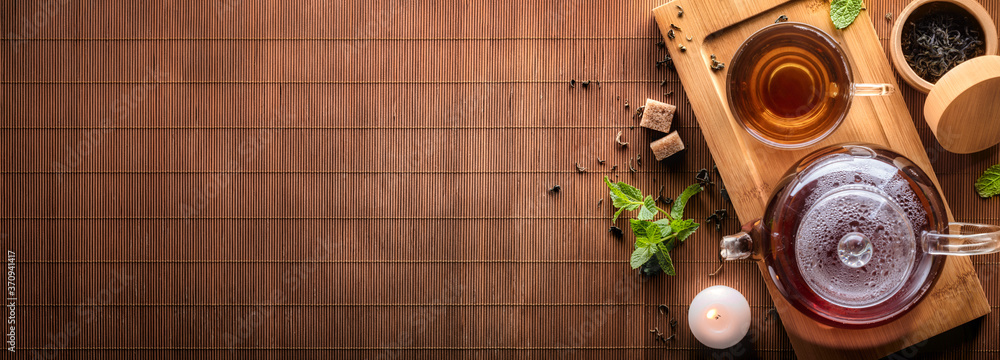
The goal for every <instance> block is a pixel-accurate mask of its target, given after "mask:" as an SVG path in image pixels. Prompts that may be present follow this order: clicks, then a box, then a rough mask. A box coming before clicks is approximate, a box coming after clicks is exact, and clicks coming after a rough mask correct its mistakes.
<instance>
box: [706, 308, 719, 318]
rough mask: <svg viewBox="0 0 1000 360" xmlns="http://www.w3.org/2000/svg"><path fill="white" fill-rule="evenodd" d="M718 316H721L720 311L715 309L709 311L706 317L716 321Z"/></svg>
mask: <svg viewBox="0 0 1000 360" xmlns="http://www.w3.org/2000/svg"><path fill="white" fill-rule="evenodd" d="M718 314H719V312H718V311H716V310H715V309H712V310H709V311H708V313H707V314H705V317H706V318H709V319H714V318H715V316H716V315H718Z"/></svg>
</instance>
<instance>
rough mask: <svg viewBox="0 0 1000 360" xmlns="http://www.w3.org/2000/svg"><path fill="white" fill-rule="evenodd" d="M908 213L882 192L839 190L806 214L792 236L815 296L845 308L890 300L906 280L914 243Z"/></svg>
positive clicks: (857, 186)
mask: <svg viewBox="0 0 1000 360" xmlns="http://www.w3.org/2000/svg"><path fill="white" fill-rule="evenodd" d="M908 218H909V217H908V216H907V213H906V210H904V209H903V208H902V207H900V205H899V203H898V202H897V201H896V200H894V199H891V198H890V197H889V196H888V195H886V194H885V193H884V192H883V191H882V190H880V189H878V188H876V187H873V186H870V185H864V184H848V185H843V186H840V187H838V188H835V189H834V190H831V191H830V192H827V193H826V194H824V195H823V196H822V197H821V198H819V199H818V200H817V201H816V202H814V203H813V205H812V206H811V207H810V208H809V209H808V210H807V211H806V213H805V215H804V216H803V217H802V220H801V222H800V224H799V228H798V231H797V233H796V236H795V247H794V248H795V258H796V263H797V264H798V268H799V272H800V274H801V275H802V279H803V280H804V281H805V283H806V284H807V285H808V286H809V288H810V289H812V291H813V292H814V293H816V295H819V296H820V297H822V298H823V299H824V300H826V301H828V302H830V303H833V304H837V305H839V306H842V307H847V308H857V307H868V306H871V305H874V304H878V303H881V302H883V301H885V300H886V299H888V298H889V297H891V296H892V295H894V294H895V293H896V292H897V291H899V289H900V288H902V286H903V284H904V283H905V282H906V279H907V278H908V277H909V276H910V271H911V268H912V266H913V264H914V257H915V255H916V238H915V236H914V233H913V229H912V227H911V225H910V221H909V220H908Z"/></svg>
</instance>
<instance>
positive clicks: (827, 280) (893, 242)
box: [720, 144, 1000, 328]
mask: <svg viewBox="0 0 1000 360" xmlns="http://www.w3.org/2000/svg"><path fill="white" fill-rule="evenodd" d="M742 230H743V232H740V233H738V234H735V235H730V236H726V237H723V239H722V241H721V242H720V247H721V252H720V253H721V255H722V257H723V259H726V260H736V259H745V258H749V257H752V258H754V259H756V260H763V261H764V263H765V265H766V266H767V269H768V271H769V273H770V275H771V277H772V280H773V281H774V283H775V285H776V286H777V288H778V290H779V291H780V292H781V294H782V295H784V297H785V298H786V299H787V300H788V301H789V302H790V303H791V304H792V305H793V306H795V308H797V309H798V310H799V311H801V312H802V313H804V314H807V315H809V316H810V317H812V318H814V319H816V320H818V321H820V322H823V323H826V324H828V325H832V326H838V327H846V328H864V327H871V326H877V325H880V324H884V323H886V322H889V321H892V320H893V319H895V318H897V317H899V316H902V315H903V314H905V313H906V312H907V311H909V310H910V309H911V308H913V307H914V306H916V304H917V303H918V302H919V301H920V300H921V299H922V298H923V296H924V295H925V294H926V293H927V290H929V289H930V288H931V287H932V286H933V284H934V282H935V280H937V277H938V275H939V274H940V272H941V268H942V266H943V265H944V260H945V259H944V257H943V256H940V255H974V254H986V253H991V252H995V251H998V249H1000V227H997V226H992V225H978V224H966V223H950V224H949V223H948V218H947V212H946V210H945V206H944V202H943V201H942V199H941V195H940V193H939V192H938V191H937V188H936V187H935V186H934V184H933V182H931V180H930V178H929V177H928V176H927V174H925V173H924V172H923V171H922V170H920V168H919V167H917V166H916V165H914V164H913V163H912V162H911V161H910V160H909V159H907V158H905V157H903V156H902V155H899V154H897V153H894V152H892V151H889V150H886V149H884V148H881V147H878V146H874V145H864V144H844V145H835V146H831V147H827V148H824V149H820V150H818V151H816V152H814V153H812V154H810V155H808V156H806V157H805V158H803V159H802V160H800V161H799V162H798V163H796V164H795V165H794V166H793V167H792V168H791V169H790V170H789V171H788V173H787V174H786V175H785V176H784V177H783V178H782V179H781V181H779V182H778V184H777V185H776V186H775V190H774V192H773V193H772V195H771V199H770V201H769V202H768V204H767V207H766V209H765V211H764V215H763V218H761V219H759V220H755V221H752V222H750V223H748V224H746V225H744V226H743V229H742Z"/></svg>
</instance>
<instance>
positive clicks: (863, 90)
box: [851, 84, 896, 96]
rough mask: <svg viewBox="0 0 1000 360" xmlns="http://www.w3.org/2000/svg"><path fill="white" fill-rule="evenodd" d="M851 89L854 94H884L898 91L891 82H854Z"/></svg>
mask: <svg viewBox="0 0 1000 360" xmlns="http://www.w3.org/2000/svg"><path fill="white" fill-rule="evenodd" d="M851 90H852V91H851V92H852V93H854V96H883V95H891V94H892V93H894V92H896V87H895V86H892V85H889V84H854V85H852V89H851Z"/></svg>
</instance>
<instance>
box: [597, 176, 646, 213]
mask: <svg viewBox="0 0 1000 360" xmlns="http://www.w3.org/2000/svg"><path fill="white" fill-rule="evenodd" d="M604 183H605V184H607V185H608V190H610V191H609V194H610V195H611V205H613V206H614V207H616V208H618V211H617V212H615V215H614V216H613V217H612V218H611V221H612V222H615V221H618V216H619V215H621V213H622V211H623V210H627V211H632V210H635V209H638V208H639V207H641V206H643V205H644V204H645V203H644V202H643V199H642V192H640V191H639V189H636V188H635V187H632V185H629V184H626V183H623V182H619V183H612V182H611V180H609V179H608V177H607V176H605V177H604ZM636 194H638V195H636Z"/></svg>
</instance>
